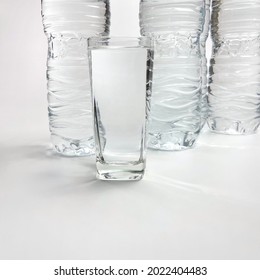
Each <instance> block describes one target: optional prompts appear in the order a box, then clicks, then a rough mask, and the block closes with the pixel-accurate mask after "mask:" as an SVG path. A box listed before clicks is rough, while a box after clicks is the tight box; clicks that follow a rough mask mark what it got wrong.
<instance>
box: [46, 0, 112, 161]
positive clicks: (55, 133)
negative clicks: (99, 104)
mask: <svg viewBox="0 0 260 280" xmlns="http://www.w3.org/2000/svg"><path fill="white" fill-rule="evenodd" d="M42 18H43V25H44V31H45V33H46V35H47V38H48V46H49V49H48V61H47V80H48V105H49V126H50V132H51V139H52V143H53V146H54V148H55V150H56V151H57V152H58V153H61V154H63V155H67V156H84V155H91V154H94V148H95V145H94V138H93V120H92V113H91V108H92V105H91V93H90V80H89V65H88V56H87V38H88V37H91V36H96V35H99V34H100V35H106V34H108V32H109V25H110V9H109V1H108V0H42Z"/></svg>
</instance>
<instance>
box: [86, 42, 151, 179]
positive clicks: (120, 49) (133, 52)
mask: <svg viewBox="0 0 260 280" xmlns="http://www.w3.org/2000/svg"><path fill="white" fill-rule="evenodd" d="M88 47H89V60H90V77H91V90H92V100H93V114H94V130H95V131H94V135H95V142H96V166H97V178H98V179H101V180H140V179H142V177H143V174H144V169H145V157H146V156H145V154H146V126H147V121H148V115H149V111H150V100H151V85H152V65H153V42H152V40H151V39H150V38H148V37H140V38H122V37H114V38H108V37H93V38H90V39H89V40H88Z"/></svg>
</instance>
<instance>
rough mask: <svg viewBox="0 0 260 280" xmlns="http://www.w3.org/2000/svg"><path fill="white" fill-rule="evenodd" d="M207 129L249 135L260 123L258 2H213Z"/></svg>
mask: <svg viewBox="0 0 260 280" xmlns="http://www.w3.org/2000/svg"><path fill="white" fill-rule="evenodd" d="M211 26H212V29H211V33H212V40H213V54H212V59H211V67H210V81H209V82H210V91H209V119H208V124H209V127H210V128H211V129H212V131H214V132H218V133H225V134H252V133H255V132H256V130H257V128H258V126H259V124H260V1H259V0H213V3H212V24H211Z"/></svg>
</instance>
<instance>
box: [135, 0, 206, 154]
mask: <svg viewBox="0 0 260 280" xmlns="http://www.w3.org/2000/svg"><path fill="white" fill-rule="evenodd" d="M204 23H205V0H141V2H140V27H141V34H142V35H147V36H152V37H153V38H154V40H155V57H154V73H153V77H154V78H153V95H152V105H151V117H150V124H149V129H148V134H149V138H148V146H149V147H150V148H153V149H160V150H182V149H187V148H190V147H192V146H193V145H194V143H195V141H196V139H197V137H198V135H199V133H200V131H201V128H202V126H203V122H204V121H203V113H202V107H203V105H202V99H203V95H202V82H203V79H202V72H203V69H202V68H203V60H202V55H205V51H203V53H202V52H201V49H202V48H203V44H201V43H200V41H201V36H202V32H203V30H204ZM206 33H207V32H206ZM206 33H205V35H204V37H203V38H204V40H205V38H206ZM204 45H205V44H204ZM204 75H205V69H204ZM205 79H206V78H204V83H205ZM204 118H205V117H204Z"/></svg>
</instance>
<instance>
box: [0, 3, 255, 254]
mask: <svg viewBox="0 0 260 280" xmlns="http://www.w3.org/2000/svg"><path fill="white" fill-rule="evenodd" d="M114 1H116V0H114ZM120 1H122V0H120ZM117 2H119V0H117ZM122 2H124V6H125V11H129V13H130V11H131V12H132V13H133V14H135V15H136V13H135V12H134V11H136V9H137V7H138V1H133V0H132V2H131V1H128V2H131V3H132V4H133V2H135V5H134V7H133V8H129V7H130V6H129V7H128V6H127V3H128V2H127V1H125V0H124V1H122ZM122 2H121V3H122ZM115 4H116V3H115ZM132 4H131V5H132ZM129 5H130V4H129ZM117 7H118V6H117ZM117 9H119V8H117ZM112 11H113V10H112ZM118 11H119V10H117V12H118ZM114 12H116V8H114ZM0 13H1V14H0V20H1V22H0V26H1V28H0V36H1V38H0V40H1V44H0V59H1V84H0V86H1V88H0V92H1V102H0V125H1V139H0V144H1V145H0V154H1V157H0V259H154V258H155V259H226V258H230V259H253V258H255V259H259V258H260V172H259V170H260V169H259V167H260V134H259V133H258V134H257V135H252V136H246V137H229V136H223V135H215V134H210V133H209V132H207V131H205V132H204V133H203V134H202V135H201V137H200V139H199V142H198V145H197V147H196V149H193V150H189V151H185V152H174V153H168V152H155V151H149V153H148V162H147V173H146V176H145V179H144V180H143V181H141V182H137V183H136V182H135V183H127V182H126V183H111V182H110V183H109V182H100V181H96V179H95V165H94V158H64V157H59V156H55V155H52V153H51V152H50V151H49V150H48V142H49V132H48V124H47V110H46V107H47V102H46V82H45V61H46V40H45V37H44V35H43V33H42V26H41V18H40V3H39V1H33V0H28V1H25V2H24V1H14V0H1V3H0ZM116 17H117V18H119V15H118V14H117V16H115V18H116ZM123 19H124V17H122V18H121V20H122V21H123ZM115 22H116V21H114V23H115ZM133 22H135V21H133ZM135 24H136V23H132V24H130V26H131V29H130V30H131V32H134V31H133V30H136V29H135V27H134V26H136V25H135ZM113 28H114V29H113V30H117V31H118V32H120V30H119V29H117V28H116V27H115V26H114V27H113ZM131 32H129V33H131Z"/></svg>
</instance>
